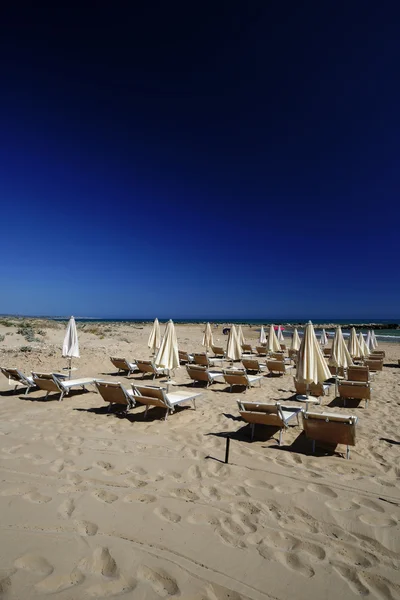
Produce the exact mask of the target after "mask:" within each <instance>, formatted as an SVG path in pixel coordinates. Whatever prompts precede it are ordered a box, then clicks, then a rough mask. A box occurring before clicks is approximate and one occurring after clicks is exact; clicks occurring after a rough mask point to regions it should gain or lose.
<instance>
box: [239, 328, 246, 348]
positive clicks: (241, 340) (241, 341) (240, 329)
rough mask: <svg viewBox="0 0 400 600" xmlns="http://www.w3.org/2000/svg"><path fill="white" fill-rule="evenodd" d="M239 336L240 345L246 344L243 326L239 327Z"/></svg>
mask: <svg viewBox="0 0 400 600" xmlns="http://www.w3.org/2000/svg"><path fill="white" fill-rule="evenodd" d="M237 336H238V340H239V344H240V345H242V344H245V343H246V342H245V339H244V335H243V331H242V326H241V325H239V327H238V328H237Z"/></svg>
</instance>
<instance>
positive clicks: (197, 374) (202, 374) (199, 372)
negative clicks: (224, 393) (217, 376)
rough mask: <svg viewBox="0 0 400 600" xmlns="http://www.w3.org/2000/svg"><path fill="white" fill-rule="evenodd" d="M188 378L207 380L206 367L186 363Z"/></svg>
mask: <svg viewBox="0 0 400 600" xmlns="http://www.w3.org/2000/svg"><path fill="white" fill-rule="evenodd" d="M186 370H187V372H188V375H189V377H190V379H193V380H195V381H209V376H208V371H207V367H203V366H201V365H186Z"/></svg>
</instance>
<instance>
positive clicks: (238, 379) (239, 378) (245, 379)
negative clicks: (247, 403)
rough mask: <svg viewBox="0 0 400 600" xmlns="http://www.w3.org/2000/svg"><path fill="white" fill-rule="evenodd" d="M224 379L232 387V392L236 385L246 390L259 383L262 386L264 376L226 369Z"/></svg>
mask: <svg viewBox="0 0 400 600" xmlns="http://www.w3.org/2000/svg"><path fill="white" fill-rule="evenodd" d="M224 379H225V381H226V383H228V384H229V385H230V391H232V388H233V386H234V385H241V386H243V387H244V388H245V389H248V388H250V387H251V386H252V385H253V384H254V383H256V382H257V381H258V382H259V384H260V386H261V380H262V379H263V376H262V375H248V373H246V371H242V370H240V369H226V370H225V371H224Z"/></svg>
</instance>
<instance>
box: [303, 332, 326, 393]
mask: <svg viewBox="0 0 400 600" xmlns="http://www.w3.org/2000/svg"><path fill="white" fill-rule="evenodd" d="M330 377H331V372H330V371H329V369H328V365H327V364H326V361H325V359H324V357H323V354H322V350H321V346H320V345H319V343H318V341H317V338H316V335H315V332H314V327H313V324H312V323H311V321H309V322H308V324H307V326H306V329H305V331H304V335H303V339H302V340H301V344H300V350H299V356H298V360H297V368H296V380H297V381H298V382H299V383H305V384H306V386H309V385H310V384H311V383H323V382H324V381H325V380H326V379H329V378H330ZM307 396H308V394H307ZM298 398H299V399H305V398H302V397H300V396H298Z"/></svg>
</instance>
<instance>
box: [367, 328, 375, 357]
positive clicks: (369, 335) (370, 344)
mask: <svg viewBox="0 0 400 600" xmlns="http://www.w3.org/2000/svg"><path fill="white" fill-rule="evenodd" d="M366 344H367V348H368V352H369V353H370V354H371V352H372V350H373V349H374V345H373V343H372V333H371V330H370V329H369V330H368V334H367V342H366Z"/></svg>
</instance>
